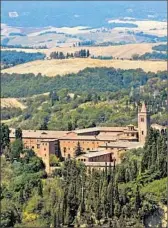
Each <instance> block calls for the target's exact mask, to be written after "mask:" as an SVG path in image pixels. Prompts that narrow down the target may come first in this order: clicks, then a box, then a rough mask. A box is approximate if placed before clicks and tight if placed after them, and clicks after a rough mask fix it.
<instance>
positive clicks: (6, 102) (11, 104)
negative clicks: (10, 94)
mask: <svg viewBox="0 0 168 228" xmlns="http://www.w3.org/2000/svg"><path fill="white" fill-rule="evenodd" d="M1 108H21V109H22V110H23V109H25V108H26V106H25V105H23V104H22V103H21V102H20V101H19V100H18V99H17V98H1Z"/></svg>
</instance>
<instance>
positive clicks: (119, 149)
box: [10, 104, 150, 172]
mask: <svg viewBox="0 0 168 228" xmlns="http://www.w3.org/2000/svg"><path fill="white" fill-rule="evenodd" d="M149 127H150V116H149V113H148V112H147V109H146V106H145V104H143V105H142V108H141V110H140V111H139V113H138V128H136V127H135V126H133V125H128V126H126V127H94V128H87V129H80V130H74V131H41V130H37V131H35V130H34V131H33V130H23V131H22V138H23V143H24V147H25V148H30V149H33V150H34V151H35V153H36V154H37V155H38V156H39V157H41V158H42V160H43V161H44V163H45V165H46V170H47V172H50V165H49V160H50V154H55V155H56V156H58V157H60V156H61V157H63V158H65V159H67V158H74V157H75V156H76V148H77V146H78V145H80V149H81V151H82V152H84V153H86V155H83V159H85V160H86V161H85V162H86V163H88V162H92V163H93V162H111V161H112V160H113V158H115V160H116V162H117V163H118V162H119V161H120V156H121V154H122V153H124V152H125V151H126V150H127V149H130V148H137V147H142V146H143V144H144V142H145V138H146V135H147V132H148V129H149ZM10 139H11V141H12V140H14V139H15V130H14V129H11V133H10ZM100 149H101V150H102V149H103V150H104V153H105V151H106V152H107V151H108V153H107V154H108V155H107V156H105V155H104V156H103V155H102V156H100V155H99V152H98V151H100ZM91 151H97V152H95V156H96V155H97V157H95V158H94V159H93V160H94V161H91V160H90V159H89V155H88V154H91V153H93V152H91ZM96 153H97V154H96ZM109 154H110V157H111V159H112V160H111V161H109ZM92 155H93V154H92ZM84 157H85V158H84ZM79 159H80V158H79Z"/></svg>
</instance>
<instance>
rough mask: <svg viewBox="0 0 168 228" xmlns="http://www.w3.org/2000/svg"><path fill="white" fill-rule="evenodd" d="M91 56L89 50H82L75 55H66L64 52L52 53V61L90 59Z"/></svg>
mask: <svg viewBox="0 0 168 228" xmlns="http://www.w3.org/2000/svg"><path fill="white" fill-rule="evenodd" d="M89 56H90V52H89V50H86V49H81V50H79V51H76V52H75V53H67V54H64V53H63V52H58V51H57V52H52V53H51V54H50V58H51V59H69V58H88V57H89Z"/></svg>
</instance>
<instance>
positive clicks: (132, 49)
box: [2, 43, 163, 59]
mask: <svg viewBox="0 0 168 228" xmlns="http://www.w3.org/2000/svg"><path fill="white" fill-rule="evenodd" d="M159 44H160V43H141V44H125V45H118V46H106V47H105V46H104V47H55V48H50V49H23V48H3V49H2V50H16V51H24V52H31V53H34V52H42V53H45V54H46V55H47V57H49V56H50V54H51V52H53V51H59V52H60V51H62V52H63V53H64V54H66V53H67V52H69V53H74V52H75V51H78V50H80V49H83V48H85V49H89V51H90V53H91V55H94V56H99V55H102V56H113V57H115V58H124V59H130V58H131V57H132V55H133V54H139V55H143V54H145V53H146V52H152V47H153V46H156V45H159ZM162 44H163V43H162Z"/></svg>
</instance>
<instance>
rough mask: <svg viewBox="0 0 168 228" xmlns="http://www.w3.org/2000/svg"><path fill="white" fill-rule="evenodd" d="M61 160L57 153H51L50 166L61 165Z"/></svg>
mask: <svg viewBox="0 0 168 228" xmlns="http://www.w3.org/2000/svg"><path fill="white" fill-rule="evenodd" d="M59 162H60V160H59V158H57V157H56V155H55V154H51V155H50V166H59Z"/></svg>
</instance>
